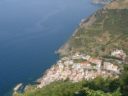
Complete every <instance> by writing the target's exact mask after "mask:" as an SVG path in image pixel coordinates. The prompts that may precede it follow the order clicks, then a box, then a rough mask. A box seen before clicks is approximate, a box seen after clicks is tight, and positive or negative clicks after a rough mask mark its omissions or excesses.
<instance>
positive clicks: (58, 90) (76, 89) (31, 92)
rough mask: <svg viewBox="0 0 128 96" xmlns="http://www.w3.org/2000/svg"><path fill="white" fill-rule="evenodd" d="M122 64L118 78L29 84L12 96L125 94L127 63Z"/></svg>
mask: <svg viewBox="0 0 128 96" xmlns="http://www.w3.org/2000/svg"><path fill="white" fill-rule="evenodd" d="M124 65H125V66H124V70H123V71H122V74H121V75H120V78H119V79H112V78H102V77H97V78H95V79H94V80H88V81H81V82H77V83H72V82H70V81H68V80H67V81H57V82H54V83H51V84H50V85H47V86H45V87H43V88H41V89H36V88H35V86H29V87H28V88H27V89H26V90H25V92H24V93H15V94H14V95H13V96H127V94H128V87H127V86H128V65H127V64H124Z"/></svg>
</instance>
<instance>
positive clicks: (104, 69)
mask: <svg viewBox="0 0 128 96" xmlns="http://www.w3.org/2000/svg"><path fill="white" fill-rule="evenodd" d="M110 55H111V56H114V57H116V58H119V59H121V60H124V59H125V58H126V54H125V53H124V51H123V50H119V49H116V50H114V51H113V52H111V54H110ZM119 74H120V68H119V66H118V65H117V64H113V63H111V62H106V61H103V60H102V59H100V58H93V57H91V56H90V55H85V54H81V53H79V52H76V53H75V54H74V55H71V56H67V57H63V58H61V59H60V60H59V61H58V62H57V64H55V65H53V66H52V67H51V68H50V69H48V70H47V71H46V72H45V74H44V75H43V77H42V78H40V79H39V80H38V81H39V82H40V84H39V85H38V86H37V88H42V87H43V86H45V85H48V84H50V83H51V82H54V81H58V80H70V81H72V82H78V81H81V80H89V79H94V78H96V77H98V76H102V77H104V78H105V77H115V78H118V75H119Z"/></svg>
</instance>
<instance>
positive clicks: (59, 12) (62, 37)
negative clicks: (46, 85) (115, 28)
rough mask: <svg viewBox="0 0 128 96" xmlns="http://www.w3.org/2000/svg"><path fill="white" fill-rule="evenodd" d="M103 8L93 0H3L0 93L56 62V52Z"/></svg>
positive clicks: (0, 12)
mask: <svg viewBox="0 0 128 96" xmlns="http://www.w3.org/2000/svg"><path fill="white" fill-rule="evenodd" d="M101 7H102V5H95V4H92V3H91V0H0V96H9V95H8V92H10V90H12V88H13V87H14V86H15V85H17V84H18V83H20V82H22V83H24V84H28V83H30V82H33V81H35V80H36V79H37V78H39V77H40V76H41V75H42V73H43V72H44V71H45V70H46V69H47V68H49V67H50V66H51V65H52V64H55V63H56V61H57V59H58V56H57V55H56V54H55V51H56V50H57V49H58V48H59V47H60V46H62V45H63V44H64V43H65V42H66V41H67V40H68V39H69V38H70V37H71V35H72V34H73V32H74V30H75V29H76V28H77V27H78V25H79V23H80V21H81V19H83V18H87V17H89V16H90V15H91V14H92V13H94V12H95V11H96V10H97V9H99V8H101Z"/></svg>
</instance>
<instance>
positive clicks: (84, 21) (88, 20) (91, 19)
mask: <svg viewBox="0 0 128 96" xmlns="http://www.w3.org/2000/svg"><path fill="white" fill-rule="evenodd" d="M96 4H98V3H96ZM101 4H102V3H101ZM107 4H108V3H107ZM104 8H105V6H104V7H103V8H101V9H98V10H96V12H94V13H93V14H92V15H90V16H89V17H87V18H84V19H81V21H80V24H79V26H78V28H76V30H75V31H74V32H73V34H72V35H71V37H70V38H69V39H68V40H67V42H65V44H63V45H62V46H61V47H60V48H59V49H58V50H57V51H55V53H56V54H58V55H60V56H61V55H63V53H65V52H64V51H65V49H67V48H68V44H69V42H70V39H71V38H72V37H73V36H74V35H75V34H76V33H77V32H78V29H79V28H80V27H82V26H83V25H84V26H85V25H86V27H88V26H90V25H91V24H93V22H95V18H94V17H95V14H96V13H97V12H99V11H101V10H102V9H104ZM55 65H56V64H53V65H52V66H51V67H50V68H52V67H53V66H55ZM50 68H49V69H50ZM49 69H47V70H46V71H45V72H44V73H43V74H42V76H41V77H40V78H38V79H37V80H36V82H37V83H38V84H40V82H41V80H42V78H43V76H45V75H46V74H47V73H48V71H49ZM18 85H19V84H18ZM18 85H17V86H18ZM26 87H27V86H26ZM25 89H26V88H25ZM17 90H18V88H17Z"/></svg>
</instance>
